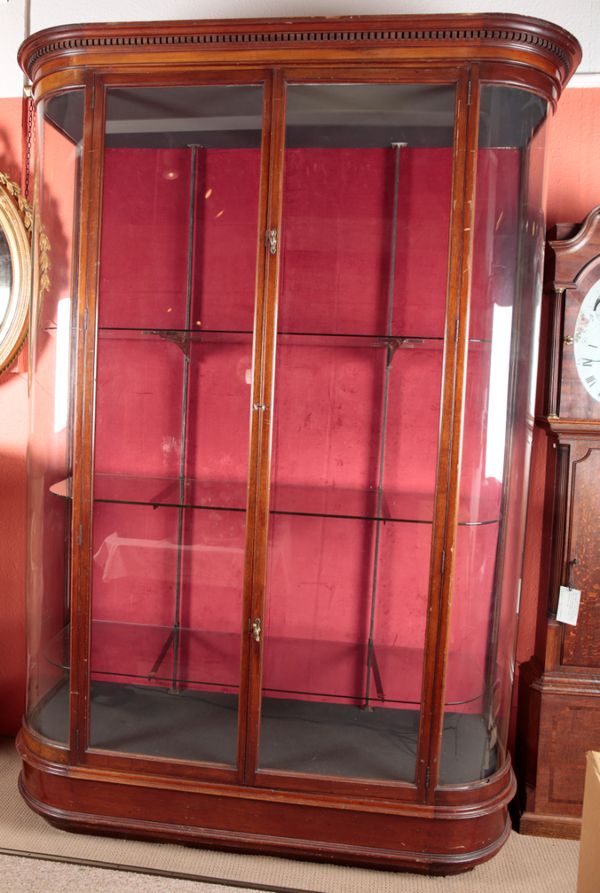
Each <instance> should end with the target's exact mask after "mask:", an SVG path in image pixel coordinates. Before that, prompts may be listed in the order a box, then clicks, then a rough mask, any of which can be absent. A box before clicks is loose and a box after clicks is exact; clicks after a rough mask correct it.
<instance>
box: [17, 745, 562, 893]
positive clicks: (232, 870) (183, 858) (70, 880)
mask: <svg viewBox="0 0 600 893" xmlns="http://www.w3.org/2000/svg"><path fill="white" fill-rule="evenodd" d="M18 772H19V761H18V758H17V756H16V754H15V752H14V744H13V742H12V741H9V740H6V739H4V740H3V741H1V742H0V808H1V812H0V853H3V854H10V855H6V856H5V857H4V856H3V857H0V891H2V893H4V891H11V893H13V891H20V890H23V891H25V890H26V891H28V893H37V891H38V890H39V891H44V893H51V891H62V890H74V891H75V890H76V891H80V890H87V889H88V888H91V889H93V890H94V893H99V891H104V890H107V891H137V890H140V891H141V890H143V891H154V890H157V891H163V890H164V891H165V893H166V891H168V893H175V891H182V893H183V891H186V890H188V889H189V890H190V891H191V890H192V889H193V891H194V893H200V891H202V893H204V891H205V890H206V891H209V893H210V891H214V893H224V891H225V890H232V891H234V890H236V889H237V890H239V889H240V888H242V889H246V890H251V891H252V890H258V891H269V890H271V891H272V890H275V891H281V890H284V891H294V893H296V891H310V893H315V891H316V893H439V891H443V893H501V891H502V893H508V891H510V893H575V888H576V878H577V860H578V852H579V844H578V842H577V841H571V840H551V839H545V838H541V837H522V836H520V835H518V834H512V835H511V837H510V839H509V841H508V843H507V844H506V846H505V847H504V849H503V850H501V852H500V853H499V854H498V855H497V856H496V857H495V858H494V859H492V860H491V861H490V862H487V863H485V864H484V865H480V866H479V867H478V868H476V869H474V871H472V872H469V873H467V874H464V875H460V876H453V877H447V878H427V877H422V876H420V875H414V874H399V873H398V874H397V873H392V872H379V871H370V870H367V869H361V868H346V867H344V866H334V865H318V864H315V863H311V862H295V861H293V860H290V859H277V858H274V857H270V856H243V855H236V854H230V853H218V852H211V851H210V850H201V849H192V848H189V847H181V846H177V845H174V844H151V843H139V842H136V841H129V840H117V839H112V838H107V837H92V836H88V835H79V834H68V833H66V832H64V831H59V830H57V829H55V828H52V827H51V826H50V825H48V824H47V823H46V822H45V821H44V820H43V819H41V818H40V817H39V816H37V815H35V814H34V813H32V812H31V811H30V810H29V809H28V807H27V806H25V804H24V803H23V801H22V800H21V798H20V796H19V794H18V791H17V776H18ZM22 856H29V857H32V856H34V857H36V860H37V859H40V858H41V859H50V860H62V861H65V862H75V863H81V864H78V865H75V866H68V868H67V867H65V866H64V865H57V864H54V865H50V864H49V863H48V862H38V861H36V860H34V859H31V858H27V859H23V858H17V857H22ZM87 865H91V866H96V868H87V867H85V866H87ZM102 865H104V866H110V867H111V868H120V869H128V870H134V871H137V872H149V873H150V874H155V875H158V876H156V877H151V876H148V874H146V875H145V876H142V877H138V876H137V875H133V874H129V873H123V872H122V871H120V872H115V871H107V870H104V871H99V870H98V868H97V867H98V866H102ZM174 878H184V879H187V880H174ZM190 881H195V883H194V884H192V883H190Z"/></svg>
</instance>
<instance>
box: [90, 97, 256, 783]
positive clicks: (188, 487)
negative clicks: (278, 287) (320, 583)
mask: <svg viewBox="0 0 600 893" xmlns="http://www.w3.org/2000/svg"><path fill="white" fill-rule="evenodd" d="M262 93H263V91H262V86H261V85H260V84H256V85H255V84H249V85H236V84H233V85H226V86H210V85H206V86H197V87H189V86H186V87H181V86H179V87H177V86H175V87H158V88H155V89H151V88H144V89H134V88H114V89H111V90H109V92H108V98H107V113H106V131H105V153H104V188H103V199H102V202H103V205H102V220H103V226H102V241H101V253H100V282H99V290H100V296H99V310H98V350H97V386H96V429H95V464H94V503H93V593H92V631H91V637H92V642H91V691H90V696H91V731H90V744H91V746H92V747H94V748H102V749H110V750H117V751H122V752H133V753H139V754H146V755H153V756H165V757H175V758H180V759H184V760H185V759H187V760H200V761H204V762H208V763H217V764H225V765H228V766H231V765H233V764H234V763H235V762H236V750H237V720H238V700H239V698H238V695H239V686H240V648H241V625H242V601H243V599H242V595H243V574H244V550H245V529H246V501H247V468H248V450H249V417H250V394H251V384H252V344H253V325H254V298H255V280H256V257H257V246H258V201H259V183H260V165H261V159H260V146H261V127H262V106H263V99H262Z"/></svg>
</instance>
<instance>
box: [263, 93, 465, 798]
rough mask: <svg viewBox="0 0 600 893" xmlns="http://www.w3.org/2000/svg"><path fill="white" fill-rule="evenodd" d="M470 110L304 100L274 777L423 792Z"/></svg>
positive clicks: (280, 455) (266, 660)
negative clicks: (454, 237)
mask: <svg viewBox="0 0 600 893" xmlns="http://www.w3.org/2000/svg"><path fill="white" fill-rule="evenodd" d="M454 107H455V86H454V85H453V84H452V85H440V84H423V85H415V84H411V85H406V84H401V85H389V84H352V83H350V84H327V85H325V84H304V83H302V84H300V83H298V84H292V85H289V86H288V88H287V104H286V109H287V111H286V144H285V158H284V176H283V225H282V257H281V275H280V294H279V308H278V318H277V342H276V344H277V346H276V372H275V399H274V406H273V444H272V450H273V459H272V474H271V490H270V532H269V556H268V567H267V593H266V607H265V620H264V653H263V674H262V704H261V727H260V748H259V759H258V765H259V768H260V770H262V773H273V772H282V771H283V772H295V773H308V774H311V775H318V776H337V777H340V776H346V777H353V778H361V779H368V780H378V781H383V780H385V781H388V782H389V781H405V782H413V781H414V777H415V762H416V748H417V739H418V728H419V718H420V702H421V686H422V679H423V672H422V668H423V645H424V633H425V623H426V616H427V610H426V606H427V598H428V591H429V563H430V552H431V545H432V520H433V505H434V491H435V475H436V462H437V454H438V434H439V429H440V394H441V381H442V365H443V354H444V351H443V347H444V318H445V304H446V285H447V274H448V270H447V253H448V238H449V235H448V234H449V221H450V210H451V185H452V172H453V169H452V146H453V134H454Z"/></svg>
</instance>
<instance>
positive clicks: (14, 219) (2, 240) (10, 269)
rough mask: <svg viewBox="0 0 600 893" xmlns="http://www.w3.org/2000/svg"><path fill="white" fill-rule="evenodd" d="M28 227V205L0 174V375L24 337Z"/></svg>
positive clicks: (29, 279)
mask: <svg viewBox="0 0 600 893" xmlns="http://www.w3.org/2000/svg"><path fill="white" fill-rule="evenodd" d="M31 224H32V213H31V207H30V205H29V203H28V202H27V200H26V199H25V198H24V196H23V195H22V193H21V190H20V188H19V186H18V185H17V184H16V183H15V182H14V181H13V180H11V178H10V177H9V176H8V175H7V174H6V173H3V172H2V171H0V374H1V373H2V372H4V371H5V370H6V369H8V368H9V366H11V365H12V364H13V362H14V361H15V359H16V358H17V356H18V354H19V352H20V350H21V348H22V347H23V344H24V341H25V338H26V336H27V329H28V324H29V295H30V287H31Z"/></svg>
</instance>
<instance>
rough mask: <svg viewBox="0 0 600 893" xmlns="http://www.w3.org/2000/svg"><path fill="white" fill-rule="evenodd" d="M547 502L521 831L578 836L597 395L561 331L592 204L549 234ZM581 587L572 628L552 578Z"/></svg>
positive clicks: (599, 230)
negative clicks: (579, 219) (576, 220)
mask: <svg viewBox="0 0 600 893" xmlns="http://www.w3.org/2000/svg"><path fill="white" fill-rule="evenodd" d="M550 236H551V238H550V240H549V243H548V249H549V250H548V258H547V272H546V282H547V290H548V292H549V295H550V300H551V302H552V309H553V319H552V324H551V326H550V331H549V335H548V337H549V354H550V358H549V363H548V367H547V381H546V395H547V396H546V416H545V417H544V418H541V419H539V420H538V424H539V425H540V426H541V427H543V428H544V429H545V430H546V432H547V435H548V437H549V439H550V443H551V445H552V447H553V449H551V450H549V457H550V458H549V463H548V472H547V486H546V508H547V510H548V509H549V511H550V514H551V518H552V523H551V528H550V530H549V532H548V533H547V534H546V548H545V549H544V550H543V560H544V561H545V562H547V565H548V570H547V573H546V574H543V575H542V577H541V578H542V579H544V580H545V581H546V582H547V589H546V591H544V592H542V593H541V594H540V599H541V601H542V605H543V607H545V608H546V611H541V612H540V615H539V621H538V630H537V634H536V653H535V655H534V656H533V658H532V659H531V660H530V661H529V662H528V663H527V664H526V665H525V666H524V667H523V681H522V685H521V691H520V706H519V716H520V720H519V728H520V734H521V736H522V739H523V745H524V746H523V757H522V760H521V771H520V773H519V776H520V785H521V801H522V805H523V809H524V812H523V815H522V817H521V825H520V827H521V830H522V831H523V832H524V833H530V834H542V835H548V836H557V837H558V836H565V837H578V836H579V830H580V816H581V810H582V801H583V784H584V776H585V752H586V751H587V750H596V749H598V748H599V747H600V564H599V561H598V555H599V554H600V490H599V488H598V474H599V470H600V466H599V462H598V457H599V456H600V403H599V402H598V401H595V400H594V399H593V398H592V397H591V396H590V395H589V394H588V393H587V392H586V391H585V389H584V387H583V385H582V383H581V381H580V380H579V377H578V374H577V371H576V368H575V363H574V357H573V350H572V347H571V345H570V344H569V343H568V339H569V338H571V339H572V336H573V331H574V325H575V319H576V317H577V313H578V310H579V307H580V305H581V301H582V300H583V297H584V295H585V293H586V291H587V290H588V289H589V288H590V287H591V285H592V284H593V283H594V282H596V281H597V280H598V278H600V207H596V208H593V209H592V210H591V211H590V213H589V214H588V216H587V217H586V219H585V220H584V221H583V223H582V224H579V225H575V224H560V225H558V226H557V227H556V228H555V229H554V230H553V231H552V232H551V234H550ZM568 585H570V586H572V587H574V588H577V589H579V590H580V591H581V603H580V610H579V618H578V622H577V624H576V625H575V626H570V625H567V624H563V623H559V622H558V621H557V620H556V611H557V607H558V593H559V587H560V586H568Z"/></svg>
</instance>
